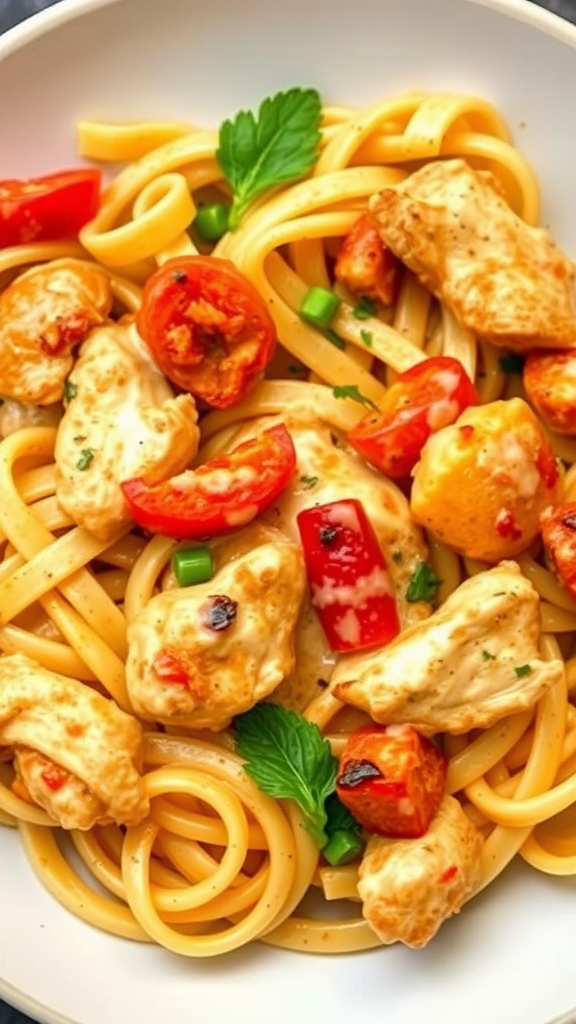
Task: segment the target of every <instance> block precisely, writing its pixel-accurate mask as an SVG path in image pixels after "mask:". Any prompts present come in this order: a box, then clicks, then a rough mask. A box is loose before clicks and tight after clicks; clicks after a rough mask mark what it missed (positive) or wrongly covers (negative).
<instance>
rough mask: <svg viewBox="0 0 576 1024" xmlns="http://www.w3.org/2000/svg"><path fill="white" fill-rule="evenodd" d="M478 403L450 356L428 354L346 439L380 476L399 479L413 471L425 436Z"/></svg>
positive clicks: (391, 387)
mask: <svg viewBox="0 0 576 1024" xmlns="http://www.w3.org/2000/svg"><path fill="white" fill-rule="evenodd" d="M479 404H480V397H479V395H478V392H477V390H476V388H475V386H474V384H473V383H472V381H471V380H470V378H469V376H468V374H467V373H466V371H465V369H464V367H463V366H462V364H461V363H460V362H459V361H458V360H457V359H453V358H452V357H451V356H432V357H431V358H430V359H425V360H423V361H422V362H421V363H417V364H416V366H412V367H411V368H410V369H409V370H405V371H404V373H401V374H399V376H398V377H397V379H396V380H395V381H394V383H393V384H391V385H390V387H389V388H388V390H387V391H386V394H385V395H384V399H383V400H382V402H381V405H380V408H379V410H378V411H377V412H370V413H368V414H367V415H366V416H364V417H363V418H362V419H361V420H360V422H359V423H358V424H357V425H356V426H355V427H354V428H353V429H352V430H351V431H350V432H349V434H348V441H349V442H350V444H351V445H352V447H353V448H355V449H356V451H357V452H359V453H360V455H363V456H364V458H365V459H366V460H367V462H370V463H371V464H372V465H373V466H375V467H376V469H379V470H381V472H382V473H384V474H385V476H388V477H391V478H392V479H400V478H401V477H405V476H408V474H409V473H410V472H411V470H412V469H413V468H414V466H415V465H416V463H417V462H418V459H419V458H420V452H421V451H422V448H423V447H424V444H425V443H426V441H427V440H428V438H429V437H430V435H431V434H433V433H435V432H436V431H437V430H440V428H441V427H447V426H448V425H449V424H450V423H454V421H455V420H456V419H458V416H459V415H460V413H462V412H463V411H464V409H467V408H468V406H470V405H479Z"/></svg>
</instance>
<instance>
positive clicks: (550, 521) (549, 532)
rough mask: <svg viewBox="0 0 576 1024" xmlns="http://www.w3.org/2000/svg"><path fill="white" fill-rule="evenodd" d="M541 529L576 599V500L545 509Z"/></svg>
mask: <svg viewBox="0 0 576 1024" xmlns="http://www.w3.org/2000/svg"><path fill="white" fill-rule="evenodd" d="M540 530H541V533H542V540H543V542H544V546H545V548H546V550H547V551H548V554H549V555H550V558H551V559H552V562H553V564H554V568H555V570H556V573H557V575H558V576H559V577H560V579H561V580H562V583H563V584H564V586H565V587H566V589H567V591H568V593H569V594H571V595H572V597H573V598H574V599H575V600H576V501H569V502H565V504H563V505H557V506H556V507H554V506H552V505H551V506H550V507H549V508H547V509H545V510H544V512H543V513H542V515H541V516H540Z"/></svg>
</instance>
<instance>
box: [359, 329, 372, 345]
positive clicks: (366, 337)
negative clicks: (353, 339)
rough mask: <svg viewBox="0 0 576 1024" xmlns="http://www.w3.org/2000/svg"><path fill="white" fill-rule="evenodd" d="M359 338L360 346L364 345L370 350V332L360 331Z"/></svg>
mask: <svg viewBox="0 0 576 1024" xmlns="http://www.w3.org/2000/svg"><path fill="white" fill-rule="evenodd" d="M360 338H361V339H362V344H363V345H366V348H371V346H372V331H367V330H365V329H362V330H361V331H360Z"/></svg>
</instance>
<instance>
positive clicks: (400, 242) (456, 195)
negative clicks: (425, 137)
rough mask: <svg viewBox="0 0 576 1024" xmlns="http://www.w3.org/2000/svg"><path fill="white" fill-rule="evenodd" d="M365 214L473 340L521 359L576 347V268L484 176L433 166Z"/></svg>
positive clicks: (443, 163)
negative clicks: (538, 351)
mask: <svg viewBox="0 0 576 1024" xmlns="http://www.w3.org/2000/svg"><path fill="white" fill-rule="evenodd" d="M370 208H371V210H372V213H373V214H374V216H375V217H376V220H377V222H378V229H379V231H380V235H381V237H382V239H383V241H384V242H385V244H386V245H387V246H389V248H390V249H391V250H392V252H394V253H395V254H396V256H398V258H399V259H400V260H402V262H403V263H405V264H406V265H407V266H408V267H410V268H411V269H412V270H413V271H414V272H415V274H417V276H418V277H419V279H420V281H421V282H422V284H423V285H425V286H426V287H427V288H429V289H430V291H432V292H433V293H434V295H436V296H437V298H439V299H441V300H442V301H443V302H445V303H446V305H447V306H448V307H449V308H450V309H451V310H452V311H453V313H454V315H455V316H456V318H457V319H458V320H459V321H460V323H461V324H462V325H463V326H464V327H465V328H467V329H468V330H470V331H472V332H473V333H474V334H476V335H477V336H478V337H479V338H482V339H483V340H485V341H489V342H491V343H492V344H493V345H498V346H503V347H505V348H509V349H515V350H517V351H522V352H524V351H528V350H530V349H533V348H537V347H540V348H566V347H570V346H574V345H575V344H576V302H575V297H574V276H575V273H574V265H573V263H572V262H571V261H570V260H569V259H568V257H567V256H565V255H564V253H562V252H561V251H560V250H559V249H558V248H557V247H556V245H555V244H554V242H553V241H552V239H551V237H550V235H549V234H548V232H547V231H545V230H544V229H542V228H533V227H530V226H528V225H527V224H526V223H524V221H522V220H521V219H520V218H519V217H518V216H517V215H516V214H515V213H514V212H513V210H512V209H511V208H510V207H509V206H508V204H507V202H506V200H505V199H504V198H503V196H502V194H501V191H500V188H499V185H498V182H497V179H496V178H495V177H494V175H492V174H491V173H490V172H488V171H476V170H473V169H472V168H471V167H470V166H469V165H468V164H467V163H466V162H465V161H464V160H461V159H454V160H438V161H436V162H433V163H429V164H426V165H425V166H424V167H421V168H420V169H419V170H417V171H415V172H414V173H413V174H411V175H410V176H409V177H408V178H406V179H405V180H404V181H402V182H401V183H400V184H399V185H394V186H391V187H390V188H386V189H384V190H383V191H382V192H381V193H380V194H379V195H377V196H374V197H373V198H372V200H371V202H370Z"/></svg>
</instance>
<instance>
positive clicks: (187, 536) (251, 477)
mask: <svg viewBox="0 0 576 1024" xmlns="http://www.w3.org/2000/svg"><path fill="white" fill-rule="evenodd" d="M295 468H296V452H295V450H294V444H293V442H292V438H291V436H290V434H289V433H288V431H287V430H286V427H285V426H283V425H280V426H276V427H271V428H270V429H269V430H264V431H263V432H262V433H261V434H259V435H258V436H257V437H254V438H250V440H248V441H245V442H244V443H243V444H240V445H238V447H237V448H234V449H233V450H232V451H231V452H229V453H228V454H226V455H219V456H217V458H215V459H211V460H210V462H206V463H205V464H204V465H203V466H199V467H198V469H188V470H185V471H184V472H183V473H180V474H179V475H178V476H175V477H172V478H171V479H170V480H166V481H165V482H163V483H157V484H151V485H148V484H146V483H145V481H144V480H142V479H139V478H137V479H134V480H126V481H124V482H123V483H122V484H121V487H122V491H123V494H124V497H125V498H126V501H127V502H128V506H129V509H130V513H131V515H132V518H133V520H134V522H135V523H138V525H139V526H142V527H143V528H144V529H146V530H150V531H151V532H152V533H159V534H162V535H163V536H165V537H175V538H178V539H183V540H201V539H203V538H207V537H214V536H217V535H218V534H221V533H229V532H230V531H231V530H234V529H236V528H237V527H240V526H245V525H246V524H247V523H249V522H251V521H252V520H253V519H255V518H256V516H257V515H259V514H260V513H261V512H263V511H264V510H265V509H266V508H268V507H269V506H270V505H271V504H272V503H273V502H274V501H275V500H276V498H278V497H279V495H280V494H281V493H282V491H283V490H284V489H285V487H286V486H287V485H288V483H289V482H290V480H291V479H292V477H293V475H294V470H295Z"/></svg>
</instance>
